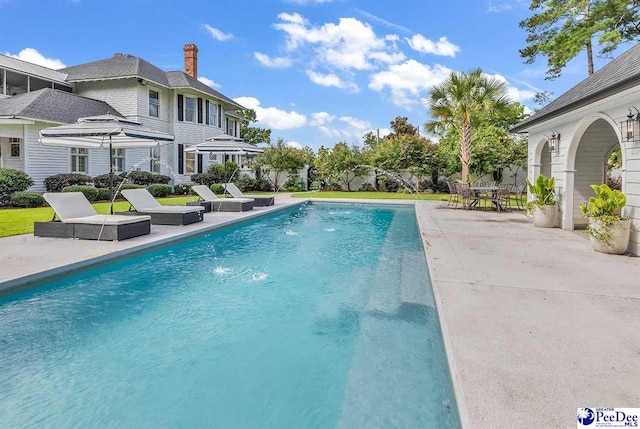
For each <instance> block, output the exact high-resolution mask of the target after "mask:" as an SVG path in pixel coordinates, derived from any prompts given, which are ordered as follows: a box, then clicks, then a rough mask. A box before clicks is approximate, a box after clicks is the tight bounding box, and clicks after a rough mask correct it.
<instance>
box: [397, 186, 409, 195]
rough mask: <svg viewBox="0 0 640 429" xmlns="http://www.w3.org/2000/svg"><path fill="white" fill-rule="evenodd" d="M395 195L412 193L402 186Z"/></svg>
mask: <svg viewBox="0 0 640 429" xmlns="http://www.w3.org/2000/svg"><path fill="white" fill-rule="evenodd" d="M396 193H398V194H411V193H412V191H411V189H409V188H405V187H404V186H403V187H402V188H398V190H397V191H396Z"/></svg>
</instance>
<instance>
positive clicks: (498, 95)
mask: <svg viewBox="0 0 640 429" xmlns="http://www.w3.org/2000/svg"><path fill="white" fill-rule="evenodd" d="M428 102H429V107H430V111H431V112H430V113H431V121H429V122H428V123H427V124H426V127H427V130H429V131H431V132H434V133H436V134H446V133H448V132H451V131H455V130H459V132H460V161H461V163H462V182H463V183H468V182H469V171H470V165H471V151H472V149H471V141H472V132H473V127H474V125H477V123H478V121H479V118H480V117H485V118H499V117H500V115H503V114H504V112H505V111H506V110H507V109H508V106H509V100H508V98H507V97H506V87H505V84H504V82H502V81H499V80H498V79H496V78H492V77H488V76H487V75H485V74H483V73H482V70H480V69H475V70H471V71H470V72H469V73H461V72H452V73H451V74H450V75H449V77H447V79H445V80H444V82H442V83H440V84H439V85H436V86H434V87H433V88H432V89H431V91H430V92H429V100H428Z"/></svg>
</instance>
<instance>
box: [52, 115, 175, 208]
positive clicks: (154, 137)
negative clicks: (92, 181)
mask: <svg viewBox="0 0 640 429" xmlns="http://www.w3.org/2000/svg"><path fill="white" fill-rule="evenodd" d="M174 139H175V137H174V136H173V135H172V134H166V133H161V132H158V131H153V130H149V129H146V128H144V127H143V126H142V124H141V123H140V122H136V121H133V120H130V119H125V118H122V117H120V116H114V115H111V114H107V115H100V116H90V117H86V118H80V119H78V121H77V122H76V123H75V124H69V125H60V126H58V127H50V128H44V129H42V130H40V143H41V144H42V145H45V146H63V147H79V148H86V149H108V150H109V189H110V192H111V196H113V149H130V148H145V147H149V148H150V147H156V146H161V145H163V144H169V143H170V142H172V141H173V140H174ZM112 211H113V207H112Z"/></svg>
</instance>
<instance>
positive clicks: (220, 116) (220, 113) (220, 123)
mask: <svg viewBox="0 0 640 429" xmlns="http://www.w3.org/2000/svg"><path fill="white" fill-rule="evenodd" d="M218 126H219V127H220V128H222V104H218Z"/></svg>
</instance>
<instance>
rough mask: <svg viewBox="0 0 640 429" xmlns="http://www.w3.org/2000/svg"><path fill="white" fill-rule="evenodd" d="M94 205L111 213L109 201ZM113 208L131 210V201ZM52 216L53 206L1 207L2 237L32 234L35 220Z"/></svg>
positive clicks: (174, 202)
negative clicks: (30, 207) (28, 207)
mask: <svg viewBox="0 0 640 429" xmlns="http://www.w3.org/2000/svg"><path fill="white" fill-rule="evenodd" d="M197 199H198V197H192V196H183V197H170V198H158V201H160V203H161V204H164V205H168V206H183V205H185V204H186V203H187V202H188V201H196V200H197ZM93 206H94V207H95V208H96V211H97V212H98V213H103V214H107V213H109V203H94V204H93ZM113 210H114V211H121V212H122V211H127V210H129V203H127V202H126V201H116V203H115V204H114V205H113ZM52 218H53V210H52V209H51V207H38V208H36V209H16V208H6V209H0V237H8V236H10V235H18V234H30V233H32V232H33V222H37V221H42V222H46V221H50V220H51V219H52Z"/></svg>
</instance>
